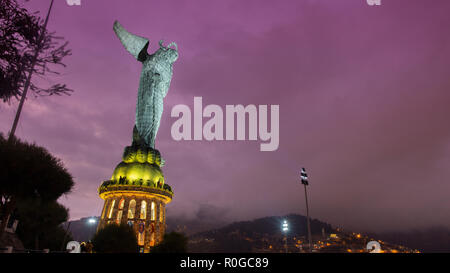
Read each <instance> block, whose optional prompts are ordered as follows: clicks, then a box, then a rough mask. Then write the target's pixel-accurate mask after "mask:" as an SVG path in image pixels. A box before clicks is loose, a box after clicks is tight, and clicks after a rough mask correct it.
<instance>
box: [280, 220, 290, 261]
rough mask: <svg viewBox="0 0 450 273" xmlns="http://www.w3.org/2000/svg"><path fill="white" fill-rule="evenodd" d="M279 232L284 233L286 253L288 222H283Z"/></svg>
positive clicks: (286, 249)
mask: <svg viewBox="0 0 450 273" xmlns="http://www.w3.org/2000/svg"><path fill="white" fill-rule="evenodd" d="M281 230H282V231H283V233H284V250H285V251H286V253H288V247H287V232H288V230H289V227H288V222H287V221H286V220H284V221H283V225H282V228H281Z"/></svg>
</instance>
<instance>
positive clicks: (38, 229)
mask: <svg viewBox="0 0 450 273" xmlns="http://www.w3.org/2000/svg"><path fill="white" fill-rule="evenodd" d="M13 216H14V218H15V219H17V220H19V225H18V227H17V231H16V232H17V235H18V236H19V238H20V240H21V241H22V243H23V245H24V246H25V248H27V249H45V248H48V249H50V250H53V251H59V250H60V249H61V246H65V244H66V243H67V242H68V241H69V240H71V235H70V234H68V235H67V237H66V236H65V235H66V230H65V229H63V228H62V226H61V224H62V223H63V222H65V221H67V220H68V211H67V209H66V208H65V207H64V206H62V205H60V204H58V203H57V202H56V201H51V202H45V203H42V202H40V201H39V200H20V201H19V202H17V209H16V212H15V213H14V215H13ZM64 237H66V238H64ZM63 240H64V242H63Z"/></svg>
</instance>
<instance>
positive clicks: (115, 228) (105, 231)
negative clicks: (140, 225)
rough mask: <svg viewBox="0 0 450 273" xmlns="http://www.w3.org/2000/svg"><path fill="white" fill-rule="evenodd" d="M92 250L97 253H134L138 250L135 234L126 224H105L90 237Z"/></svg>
mask: <svg viewBox="0 0 450 273" xmlns="http://www.w3.org/2000/svg"><path fill="white" fill-rule="evenodd" d="M92 244H93V245H94V252H98V253H135V252H138V244H137V239H136V234H135V233H134V231H133V229H132V228H131V227H130V226H128V225H126V224H121V225H115V224H111V225H107V226H106V227H104V228H102V229H100V230H99V231H98V232H97V233H96V234H95V235H94V237H93V238H92Z"/></svg>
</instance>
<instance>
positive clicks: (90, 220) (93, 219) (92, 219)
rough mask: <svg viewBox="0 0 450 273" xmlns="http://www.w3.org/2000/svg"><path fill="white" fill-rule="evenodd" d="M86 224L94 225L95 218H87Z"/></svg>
mask: <svg viewBox="0 0 450 273" xmlns="http://www.w3.org/2000/svg"><path fill="white" fill-rule="evenodd" d="M88 223H89V224H95V223H97V220H96V219H95V218H89V220H88Z"/></svg>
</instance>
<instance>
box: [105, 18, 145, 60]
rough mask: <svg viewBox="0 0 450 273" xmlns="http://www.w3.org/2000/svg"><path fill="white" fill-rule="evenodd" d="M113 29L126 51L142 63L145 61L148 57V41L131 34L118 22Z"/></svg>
mask: <svg viewBox="0 0 450 273" xmlns="http://www.w3.org/2000/svg"><path fill="white" fill-rule="evenodd" d="M113 29H114V32H115V33H116V35H117V37H118V38H119V40H120V42H121V43H122V45H123V46H124V47H125V49H126V50H127V51H128V52H130V53H131V55H133V56H134V57H135V58H136V60H138V61H140V62H143V61H145V59H146V57H147V55H148V53H147V48H148V43H149V42H148V40H147V39H146V38H143V37H140V36H137V35H134V34H131V33H129V32H128V31H127V30H126V29H124V28H123V27H122V25H121V24H120V23H119V22H118V21H115V22H114V26H113Z"/></svg>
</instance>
